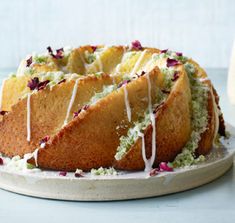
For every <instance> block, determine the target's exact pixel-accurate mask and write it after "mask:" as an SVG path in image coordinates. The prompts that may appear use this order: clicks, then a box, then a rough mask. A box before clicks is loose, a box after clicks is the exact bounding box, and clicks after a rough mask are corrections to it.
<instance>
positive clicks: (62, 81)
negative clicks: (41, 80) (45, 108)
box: [58, 79, 66, 84]
mask: <svg viewBox="0 0 235 223" xmlns="http://www.w3.org/2000/svg"><path fill="white" fill-rule="evenodd" d="M65 81H66V79H63V80H61V81H59V82H58V84H61V83H64V82H65Z"/></svg>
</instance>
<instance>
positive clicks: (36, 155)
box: [33, 149, 39, 167]
mask: <svg viewBox="0 0 235 223" xmlns="http://www.w3.org/2000/svg"><path fill="white" fill-rule="evenodd" d="M38 150H39V149H36V150H35V151H34V152H33V158H34V161H35V165H36V167H38Z"/></svg>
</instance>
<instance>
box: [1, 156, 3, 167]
mask: <svg viewBox="0 0 235 223" xmlns="http://www.w3.org/2000/svg"><path fill="white" fill-rule="evenodd" d="M1 165H3V159H2V158H1V157H0V166H1Z"/></svg>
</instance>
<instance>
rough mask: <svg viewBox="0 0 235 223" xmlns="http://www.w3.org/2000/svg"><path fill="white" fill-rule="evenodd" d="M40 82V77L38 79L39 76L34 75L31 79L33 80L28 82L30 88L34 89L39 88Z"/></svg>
mask: <svg viewBox="0 0 235 223" xmlns="http://www.w3.org/2000/svg"><path fill="white" fill-rule="evenodd" d="M38 84H39V79H38V77H34V78H33V79H31V80H30V81H29V82H28V85H27V87H29V88H30V90H31V91H33V90H34V89H36V88H37V86H38Z"/></svg>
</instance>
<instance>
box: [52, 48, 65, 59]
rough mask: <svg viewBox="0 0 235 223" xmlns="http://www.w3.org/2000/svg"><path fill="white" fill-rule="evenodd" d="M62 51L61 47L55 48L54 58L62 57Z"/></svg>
mask: <svg viewBox="0 0 235 223" xmlns="http://www.w3.org/2000/svg"><path fill="white" fill-rule="evenodd" d="M63 53H64V49H63V48H60V49H57V50H56V55H54V58H56V59H62V58H63V57H64V56H63Z"/></svg>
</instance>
